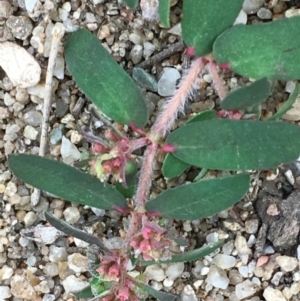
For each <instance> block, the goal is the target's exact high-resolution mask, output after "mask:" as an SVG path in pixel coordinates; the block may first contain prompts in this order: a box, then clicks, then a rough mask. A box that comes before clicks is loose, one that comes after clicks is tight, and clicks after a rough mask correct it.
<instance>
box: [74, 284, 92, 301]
mask: <svg viewBox="0 0 300 301" xmlns="http://www.w3.org/2000/svg"><path fill="white" fill-rule="evenodd" d="M73 295H74V296H75V297H76V298H91V297H94V295H93V293H92V288H91V286H90V285H89V286H87V287H86V288H84V289H83V290H81V291H79V292H78V293H73Z"/></svg>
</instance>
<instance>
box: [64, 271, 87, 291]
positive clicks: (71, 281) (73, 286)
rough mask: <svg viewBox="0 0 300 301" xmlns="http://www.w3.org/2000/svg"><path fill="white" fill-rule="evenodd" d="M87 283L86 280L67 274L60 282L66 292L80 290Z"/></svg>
mask: <svg viewBox="0 0 300 301" xmlns="http://www.w3.org/2000/svg"><path fill="white" fill-rule="evenodd" d="M89 284H90V283H89V282H88V281H84V280H82V279H80V278H77V277H75V276H74V275H70V276H68V277H67V278H66V279H65V280H63V282H62V285H63V287H64V289H65V292H66V293H70V292H76V291H81V290H83V289H84V288H86V287H87V286H89Z"/></svg>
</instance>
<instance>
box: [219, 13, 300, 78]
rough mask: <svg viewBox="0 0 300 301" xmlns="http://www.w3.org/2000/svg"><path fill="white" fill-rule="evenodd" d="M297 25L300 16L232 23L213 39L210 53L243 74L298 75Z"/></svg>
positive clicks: (220, 61) (273, 76)
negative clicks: (270, 20)
mask: <svg viewBox="0 0 300 301" xmlns="http://www.w3.org/2000/svg"><path fill="white" fill-rule="evenodd" d="M299 28H300V17H299V16H298V17H293V18H283V19H280V20H277V21H273V22H269V23H259V24H254V25H237V26H233V27H232V28H230V29H228V30H226V31H225V32H224V33H222V34H221V35H220V36H219V37H218V38H217V39H216V41H215V43H214V47H213V56H214V58H215V59H216V61H217V62H218V63H219V64H225V63H226V64H229V65H230V67H231V69H232V70H233V71H234V72H236V73H239V74H241V75H243V76H246V77H252V78H256V79H258V78H261V77H264V76H266V77H267V78H269V79H279V80H296V79H300V68H299V63H300V62H299V61H298V60H299V58H300V39H299ZM237 41H238V42H237Z"/></svg>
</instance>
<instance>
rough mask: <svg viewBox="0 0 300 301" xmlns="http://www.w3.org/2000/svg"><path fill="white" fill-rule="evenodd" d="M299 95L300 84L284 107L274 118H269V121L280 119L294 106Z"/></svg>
mask: <svg viewBox="0 0 300 301" xmlns="http://www.w3.org/2000/svg"><path fill="white" fill-rule="evenodd" d="M299 93H300V85H299V83H296V86H295V89H294V91H293V93H291V94H290V97H289V98H288V100H287V101H286V102H285V103H284V104H283V105H282V107H281V108H280V109H279V110H278V111H277V112H276V113H275V114H274V115H273V116H271V117H270V118H268V120H278V119H280V118H281V117H282V116H283V115H284V114H285V113H286V112H287V111H288V110H289V109H290V108H291V106H292V105H293V104H294V102H295V101H296V99H297V97H298V95H299Z"/></svg>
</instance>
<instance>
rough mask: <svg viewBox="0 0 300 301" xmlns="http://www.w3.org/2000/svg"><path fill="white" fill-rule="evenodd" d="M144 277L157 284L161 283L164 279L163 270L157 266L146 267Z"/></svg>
mask: <svg viewBox="0 0 300 301" xmlns="http://www.w3.org/2000/svg"><path fill="white" fill-rule="evenodd" d="M144 275H145V277H146V278H147V279H148V280H155V281H157V282H162V281H164V279H165V278H166V275H165V272H164V270H163V269H162V268H161V266H160V265H158V264H154V265H149V266H147V267H146V270H145V272H144Z"/></svg>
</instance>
